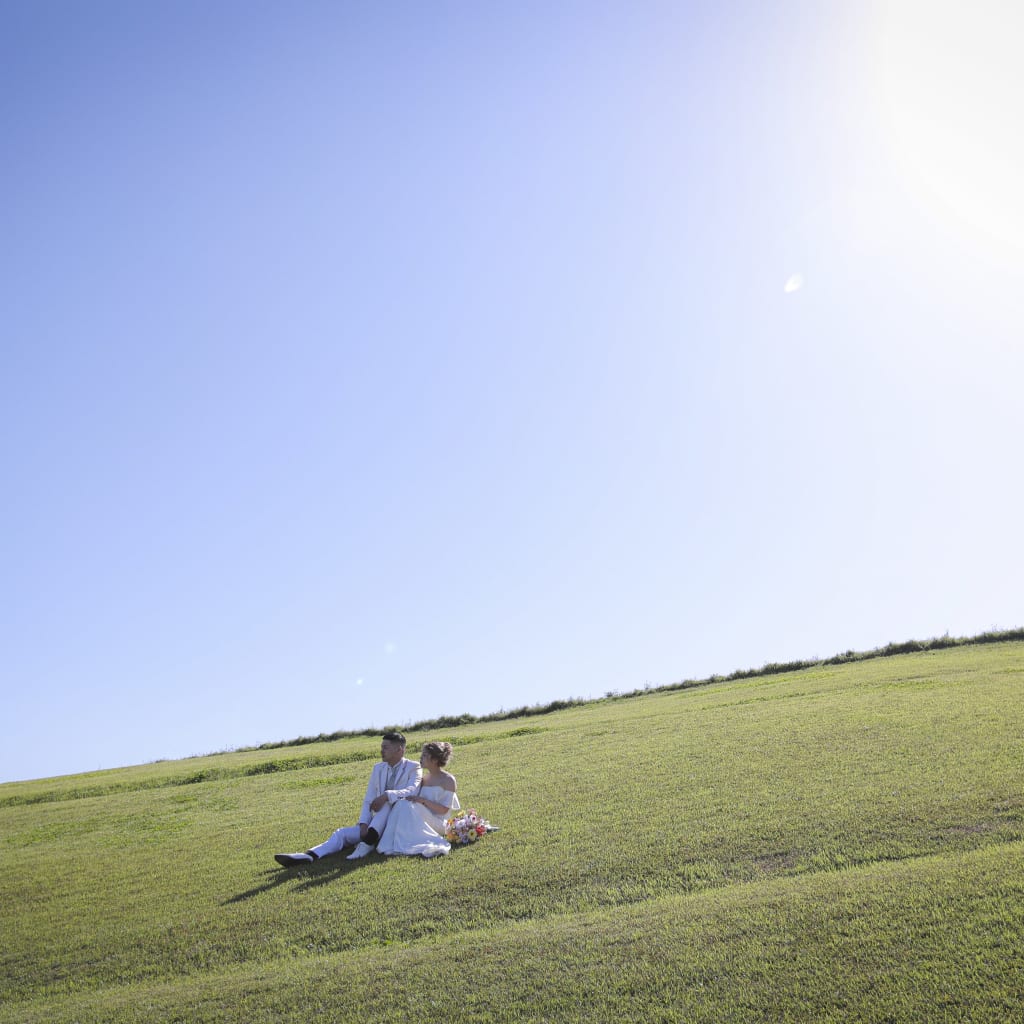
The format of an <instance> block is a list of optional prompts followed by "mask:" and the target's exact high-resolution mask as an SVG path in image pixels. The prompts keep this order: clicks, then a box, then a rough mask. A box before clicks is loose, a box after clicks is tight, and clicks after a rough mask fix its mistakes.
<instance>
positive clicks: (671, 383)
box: [0, 0, 1024, 781]
mask: <svg viewBox="0 0 1024 1024" xmlns="http://www.w3.org/2000/svg"><path fill="white" fill-rule="evenodd" d="M1015 6H1016V5H1012V4H1008V3H1006V4H1002V3H996V2H990V3H988V4H985V3H981V4H978V5H971V7H970V11H969V12H967V13H964V12H963V11H958V10H957V8H960V7H962V5H953V4H945V5H944V4H942V3H937V4H936V3H929V4H923V3H918V2H916V0H906V2H905V3H902V4H900V3H897V4H878V5H870V4H864V5H860V4H856V5H854V4H851V5H839V4H835V5H812V4H806V3H795V2H793V3H787V2H782V3H778V4H770V5H767V4H761V3H743V2H736V3H727V4H718V3H714V4H713V3H694V4H687V3H667V4H659V3H637V4H618V3H578V4H577V3H563V4H529V3H527V4H514V5H513V4H509V5H488V4H483V5H470V4H451V3H435V4H429V5H428V4H402V3H399V4H388V5H382V4H377V5H355V4H334V3H316V2H299V3H293V4H288V5H283V4H270V3H255V4H253V3H245V4H242V3H232V2H218V3H214V4H209V3H202V4H200V3H188V2H179V3H163V2H151V3H146V4H133V3H127V2H124V3H112V2H107V0H95V2H92V3H89V4H80V3H71V2H57V0H49V2H42V3H27V2H26V3H22V2H10V3H6V4H4V5H3V7H2V9H0V112H2V113H0V116H2V121H3V125H4V133H3V135H4V142H3V161H2V168H0V182H2V190H0V217H2V221H0V223H2V225H3V242H2V244H0V264H2V265H0V271H2V273H0V300H2V307H3V310H4V332H3V340H2V349H0V428H2V430H0V458H2V465H3V475H4V481H5V488H4V490H5V499H4V501H3V503H2V505H0V559H2V564H3V585H2V617H0V650H2V651H3V654H2V662H0V664H2V670H3V676H4V683H3V686H4V694H5V697H4V709H5V712H4V716H3V722H4V726H3V738H4V742H3V744H2V749H0V781H2V780H13V779H20V778H30V777H42V776H49V775H57V774H65V773H71V772H79V771H90V770H94V769H97V768H100V767H104V768H109V767H116V766H119V765H124V764H131V763H137V762H143V761H149V760H154V759H157V758H176V757H183V756H189V755H193V754H202V753H207V752H211V751H215V750H222V749H228V748H233V747H237V746H241V745H249V744H258V743H260V742H264V741H271V740H279V739H287V738H292V737H295V736H299V735H308V734H316V733H319V732H325V731H333V730H335V729H345V728H364V727H369V726H383V725H385V724H391V723H396V722H397V723H408V722H412V721H415V720H416V719H420V718H425V717H429V716H432V715H437V714H443V713H461V712H471V713H476V714H482V713H486V712H491V711H495V710H498V709H500V708H511V707H518V706H520V705H523V704H532V703H541V702H547V701H549V700H552V699H555V698H559V697H569V696H596V695H601V694H603V693H605V692H607V691H611V690H626V689H634V688H636V687H640V686H644V685H646V684H651V685H658V684H663V683H669V682H673V681H675V680H679V679H683V678H694V677H701V676H705V675H709V674H711V673H714V672H728V671H731V670H733V669H736V668H746V667H752V666H757V665H760V664H763V663H764V662H767V661H777V660H788V659H791V658H802V657H812V656H815V655H818V656H828V655H830V654H833V653H836V652H837V651H840V650H846V649H848V648H855V649H865V648H870V647H875V646H878V645H880V644H885V643H887V642H889V641H893V640H903V639H907V638H911V637H913V638H926V637H931V636H937V635H941V634H943V633H945V632H947V631H948V632H950V633H952V634H954V635H966V634H971V633H976V632H979V631H982V630H986V629H990V628H1011V627H1015V626H1019V625H1021V624H1022V623H1024V616H1022V615H1021V603H1020V585H1019V581H1020V579H1021V575H1022V573H1021V570H1022V569H1024V558H1022V555H1021V549H1020V545H1019V536H1020V527H1019V524H1020V520H1021V505H1022V497H1024V485H1022V484H1021V476H1020V472H1019V469H1018V463H1019V461H1020V459H1019V447H1020V445H1019V438H1020V437H1021V436H1022V433H1024V411H1022V403H1021V402H1020V397H1019V395H1020V381H1021V379H1022V377H1021V375H1022V371H1024V344H1022V338H1024V330H1022V328H1024V201H1022V198H1021V194H1020V190H1019V188H1018V187H1017V184H1016V183H1017V182H1018V181H1019V180H1020V179H1021V177H1022V176H1024V152H1022V144H1021V142H1019V141H1018V138H1019V131H1018V130H1017V129H1018V127H1019V110H1018V109H1016V107H1017V104H1018V103H1019V97H1020V96H1021V95H1024V80H1022V79H1024V74H1022V72H1021V70H1020V68H1019V62H1018V61H1017V60H1016V55H1015V53H1014V52H1013V46H1012V40H1013V39H1016V38H1019V34H1018V33H1019V30H1020V29H1021V28H1022V27H1024V26H1022V20H1024V19H1022V15H1021V14H1020V13H1019V11H1017V10H1015V9H1014V8H1015Z"/></svg>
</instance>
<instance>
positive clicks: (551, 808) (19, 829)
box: [0, 643, 1024, 1024]
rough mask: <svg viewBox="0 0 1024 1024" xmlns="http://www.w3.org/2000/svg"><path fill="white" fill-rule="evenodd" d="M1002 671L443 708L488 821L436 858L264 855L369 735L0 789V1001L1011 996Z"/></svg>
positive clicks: (926, 1009)
mask: <svg viewBox="0 0 1024 1024" xmlns="http://www.w3.org/2000/svg"><path fill="white" fill-rule="evenodd" d="M1022 677H1024V644H1021V643H1002V644H992V645H987V646H984V647H958V648H956V649H950V650H941V651H929V652H924V653H920V654H910V655H903V656H899V657H894V658H889V659H884V660H872V661H862V662H856V663H850V664H841V665H821V666H817V667H814V668H811V669H805V670H802V671H796V672H792V673H785V674H777V675H772V676H768V677H763V678H754V679H742V680H733V681H729V682H722V683H720V684H717V685H713V686H708V687H702V688H699V689H684V690H679V691H674V692H660V693H652V694H650V695H646V696H635V697H630V698H629V699H625V700H616V699H610V700H605V701H598V702H595V703H592V704H587V705H582V706H578V707H572V708H569V709H567V710H563V711H559V712H556V713H553V714H551V715H548V716H545V717H544V718H543V719H536V718H535V719H531V720H530V721H529V724H528V725H524V726H522V727H519V728H516V727H515V723H511V722H508V721H503V722H493V723H480V722H478V723H474V724H471V725H467V726H463V727H460V728H455V729H451V730H448V732H447V736H446V738H449V739H451V740H452V742H453V743H454V744H455V745H456V751H457V753H456V760H455V761H454V762H453V765H452V767H453V770H455V772H456V774H457V775H458V776H459V779H460V795H461V797H462V800H463V804H464V805H466V806H469V805H475V806H477V807H478V808H479V809H480V810H481V811H483V812H485V813H486V814H487V815H488V816H489V817H490V818H491V819H492V820H494V821H495V822H497V823H498V824H500V825H501V826H502V831H501V832H499V833H497V834H494V835H492V836H489V837H487V838H486V839H485V840H483V841H482V842H480V843H479V844H477V845H475V846H473V847H469V848H465V849H459V850H455V851H453V853H452V855H451V856H449V857H447V858H442V859H440V860H438V861H434V862H429V861H420V860H406V859H402V858H399V859H393V860H386V859H384V858H379V857H376V856H374V857H371V858H368V859H367V860H366V861H363V862H361V863H359V864H352V863H349V862H348V861H346V860H344V859H338V858H334V859H330V860H325V861H323V862H321V863H319V864H317V865H315V866H313V867H311V868H309V869H303V870H298V871H283V870H280V869H278V868H277V867H276V865H274V864H273V862H272V860H271V854H272V853H273V852H274V851H275V850H278V849H294V848H297V847H302V846H305V845H308V844H310V843H312V842H315V841H318V840H319V839H320V838H321V837H322V836H323V835H325V834H326V833H327V832H328V831H330V829H331V828H332V827H333V826H334V825H335V824H338V823H341V822H347V821H348V820H349V819H350V818H351V817H352V816H353V814H354V813H355V812H356V810H357V808H358V805H359V802H360V799H361V796H362V791H363V789H364V787H365V780H366V776H367V772H368V769H369V766H370V763H372V761H373V760H374V759H375V757H376V746H377V744H376V743H375V742H374V741H373V740H372V739H371V738H369V737H362V738H360V737H350V738H345V739H340V740H336V741H332V742H327V743H322V744H306V745H303V746H302V747H301V748H287V749H279V750H272V751H244V752H237V753H234V754H222V755H216V756H212V757H209V758H202V759H191V760H189V761H188V762H167V763H163V764H158V765H148V766H145V767H142V768H133V769H123V770H119V771H114V772H104V773H95V774H93V775H90V776H72V777H68V778H66V779H58V780H45V781H42V782H36V783H14V784H9V785H6V786H0V868H2V870H0V936H2V946H0V950H2V951H0V999H2V1006H3V1008H2V1009H0V1022H13V1021H19V1022H31V1021H44V1020H45V1021H54V1022H60V1021H79V1022H83V1024H84V1022H87V1021H176V1020H181V1021H190V1022H203V1021H250V1022H256V1021H319V1020H323V1021H329V1020H330V1021H345V1020H367V1019H383V1018H384V1017H385V1016H386V1017H387V1019H389V1020H396V1021H401V1020H414V1019H415V1020H419V1019H421V1018H422V1017H423V1016H424V1015H427V1016H436V1015H438V1014H444V1015H445V1016H446V1017H448V1016H454V1015H455V1013H456V1012H457V1013H458V1014H459V1015H461V1016H463V1017H465V1019H472V1020H495V1021H526V1020H531V1021H536V1020H559V1021H562V1020H576V1019H579V1020H584V1019H586V1020H597V1021H603V1020H608V1021H611V1020H616V1021H629V1020H665V1021H676V1020H678V1021H687V1022H691V1021H762V1020H763V1021H769V1020H771V1021H785V1020H794V1021H796V1020H835V1021H840V1020H842V1021H885V1020H890V1021H900V1022H902V1021H922V1022H923V1021H929V1022H932V1021H944V1020H949V1021H954V1020H955V1021H999V1022H1002V1021H1005V1020H1009V1019H1013V1014H1014V1013H1016V1012H1017V1010H1016V1007H1018V1006H1019V1005H1021V1003H1022V1002H1024V980H1022V978H1024V956H1022V953H1021V950H1022V949H1024V909H1022V908H1024V899H1022V898H1021V897H1022V895H1024V893H1022V889H1024V795H1022V794H1024V786H1022V783H1024V767H1022V759H1021V756H1020V751H1021V740H1022V738H1024V704H1022V702H1021V699H1020V698H1021V683H1022ZM427 738H434V737H433V736H432V735H431V736H428V735H418V736H415V737H411V739H412V740H413V743H414V745H416V744H418V742H419V741H421V740H424V739H427ZM453 1000H454V1001H455V1002H457V1003H458V1004H459V1005H460V1006H461V1007H462V1009H461V1010H458V1011H455V1010H453ZM385 1011H386V1012H385Z"/></svg>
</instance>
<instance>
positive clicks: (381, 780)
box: [359, 757, 423, 824]
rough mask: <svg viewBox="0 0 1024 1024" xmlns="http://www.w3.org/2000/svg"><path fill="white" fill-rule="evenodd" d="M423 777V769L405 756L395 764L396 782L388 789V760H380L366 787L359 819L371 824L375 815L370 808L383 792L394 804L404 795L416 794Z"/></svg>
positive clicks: (390, 802) (389, 801) (374, 767)
mask: <svg viewBox="0 0 1024 1024" xmlns="http://www.w3.org/2000/svg"><path fill="white" fill-rule="evenodd" d="M422 777H423V769H422V768H421V767H420V766H419V765H418V764H417V763H416V762H415V761H410V760H409V758H407V757H403V758H402V760H401V761H399V762H398V764H397V765H396V766H395V782H394V785H393V786H392V787H391V789H386V788H385V787H386V786H387V782H388V764H387V762H386V761H378V762H377V763H376V764H375V765H374V766H373V771H372V772H370V784H369V785H368V786H367V787H366V799H365V800H363V809H362V810H361V811H360V812H359V820H360V821H362V822H365V823H367V824H369V821H370V819H371V818H372V817H373V811H371V810H370V803H371V802H372V801H373V800H376V799H377V797H379V796H380V795H381V794H382V793H387V795H388V803H389V804H393V803H394V802H395V801H396V800H401V799H402V797H406V796H414V795H415V793H416V790H417V789H419V787H420V779H421V778H422Z"/></svg>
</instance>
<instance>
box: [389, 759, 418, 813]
mask: <svg viewBox="0 0 1024 1024" xmlns="http://www.w3.org/2000/svg"><path fill="white" fill-rule="evenodd" d="M409 764H415V762H413V761H410V762H409ZM415 767H416V770H415V771H414V772H413V773H412V777H411V779H407V780H405V785H404V786H402V788H401V789H389V790H388V792H387V796H388V803H392V804H393V803H394V802H395V801H396V800H404V799H405V798H406V797H407V796H415V795H416V792H417V790H419V788H420V780H421V779H422V778H423V769H422V768H421V767H420V766H419V765H418V764H417V765H416V766H415Z"/></svg>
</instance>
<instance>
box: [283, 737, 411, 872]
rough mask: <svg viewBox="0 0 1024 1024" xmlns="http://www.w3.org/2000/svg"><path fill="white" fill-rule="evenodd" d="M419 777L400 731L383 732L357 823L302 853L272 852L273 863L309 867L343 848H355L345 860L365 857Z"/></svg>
mask: <svg viewBox="0 0 1024 1024" xmlns="http://www.w3.org/2000/svg"><path fill="white" fill-rule="evenodd" d="M421 775H422V769H421V768H420V766H419V765H418V764H417V763H416V762H415V761H410V760H409V759H408V758H407V757H406V756H405V737H404V736H403V735H402V734H401V733H400V732H386V733H384V735H383V736H382V737H381V741H380V761H379V762H378V763H377V764H375V765H374V766H373V771H372V772H371V773H370V784H369V785H368V786H367V787H366V798H365V799H364V800H363V809H362V810H361V811H360V812H359V824H358V825H349V826H348V827H347V828H339V829H338V830H337V832H335V833H334V834H333V835H332V836H331V837H330V839H328V840H326V842H323V843H321V844H320V845H319V846H314V847H313V848H312V849H311V850H306V852H305V853H275V854H274V860H276V861H277V863H278V864H281V865H282V866H283V867H286V868H290V867H294V866H295V865H297V864H312V863H313V862H314V861H317V860H319V859H320V858H321V857H326V856H327V855H328V854H331V853H337V852H338V851H339V850H342V849H344V848H345V847H346V846H355V850H354V851H353V852H352V853H351V854H350V855H349V858H348V859H349V860H355V859H356V858H358V857H365V856H366V855H367V854H368V853H369V852H370V851H371V850H372V849H373V848H374V847H375V846H376V845H377V843H378V841H379V840H380V837H381V833H382V832H383V831H384V825H385V824H386V823H387V820H388V815H389V814H390V813H391V805H392V804H393V803H394V802H395V801H396V800H401V799H402V798H403V797H407V796H414V795H415V793H416V790H417V789H418V788H419V784H420V777H421ZM357 844H358V845H357Z"/></svg>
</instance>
